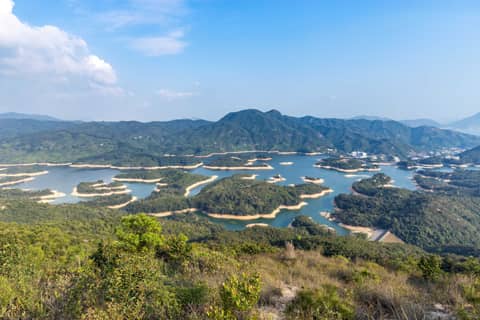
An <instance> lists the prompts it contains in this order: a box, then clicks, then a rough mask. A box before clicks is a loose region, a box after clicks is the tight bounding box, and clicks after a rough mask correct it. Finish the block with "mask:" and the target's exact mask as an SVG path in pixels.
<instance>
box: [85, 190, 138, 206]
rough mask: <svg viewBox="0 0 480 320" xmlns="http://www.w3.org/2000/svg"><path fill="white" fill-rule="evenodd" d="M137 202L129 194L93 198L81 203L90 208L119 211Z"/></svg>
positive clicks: (135, 198)
mask: <svg viewBox="0 0 480 320" xmlns="http://www.w3.org/2000/svg"><path fill="white" fill-rule="evenodd" d="M135 201H137V197H134V196H132V195H130V194H112V195H110V196H102V197H95V198H93V199H91V200H88V201H84V202H82V203H83V204H85V205H87V206H91V207H107V208H109V209H121V208H124V207H126V206H128V205H129V204H131V203H133V202H135Z"/></svg>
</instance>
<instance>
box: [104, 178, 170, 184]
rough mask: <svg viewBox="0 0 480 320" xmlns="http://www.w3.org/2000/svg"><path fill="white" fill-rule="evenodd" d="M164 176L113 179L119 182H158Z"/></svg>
mask: <svg viewBox="0 0 480 320" xmlns="http://www.w3.org/2000/svg"><path fill="white" fill-rule="evenodd" d="M162 179H163V178H157V179H140V178H115V177H113V178H112V181H117V182H137V183H157V182H160V181H161V180H162Z"/></svg>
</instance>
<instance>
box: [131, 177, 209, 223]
mask: <svg viewBox="0 0 480 320" xmlns="http://www.w3.org/2000/svg"><path fill="white" fill-rule="evenodd" d="M152 173H153V172H152ZM130 174H131V175H130ZM154 174H155V176H156V177H158V178H159V179H161V182H160V183H157V187H156V189H155V190H154V191H153V192H152V193H151V194H150V196H148V197H147V198H145V199H141V200H138V201H135V202H132V203H130V204H129V205H127V206H126V207H125V210H126V211H127V212H129V213H139V212H146V213H149V214H151V215H155V216H158V217H165V216H168V215H172V214H175V213H187V212H191V211H192V210H191V209H192V208H191V204H190V199H189V198H188V196H189V195H190V192H191V191H192V190H193V189H194V188H196V187H199V186H201V185H204V184H208V183H211V182H213V181H214V180H215V179H217V176H212V177H208V176H203V175H199V174H193V173H190V172H187V171H183V170H178V169H167V170H159V171H158V172H155V173H154ZM135 175H137V173H135V172H131V173H127V176H129V177H130V176H135Z"/></svg>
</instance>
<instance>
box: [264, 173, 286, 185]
mask: <svg viewBox="0 0 480 320" xmlns="http://www.w3.org/2000/svg"><path fill="white" fill-rule="evenodd" d="M285 180H287V179H285V178H284V177H282V176H281V175H280V174H276V175H274V176H272V177H270V178H269V179H268V180H267V182H268V183H278V182H282V181H285Z"/></svg>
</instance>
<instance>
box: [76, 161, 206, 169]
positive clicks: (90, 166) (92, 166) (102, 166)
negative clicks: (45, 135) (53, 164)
mask: <svg viewBox="0 0 480 320" xmlns="http://www.w3.org/2000/svg"><path fill="white" fill-rule="evenodd" d="M201 166H203V162H199V163H197V164H195V165H186V166H182V165H171V166H154V167H122V166H114V165H110V164H89V163H85V164H70V165H69V167H71V168H77V169H114V170H162V169H184V170H193V169H197V168H200V167H201Z"/></svg>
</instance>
